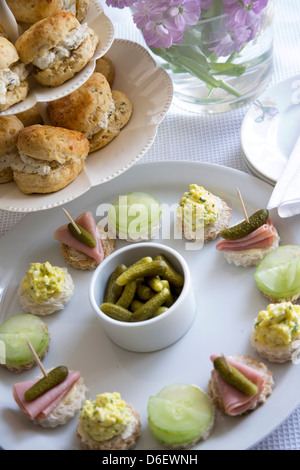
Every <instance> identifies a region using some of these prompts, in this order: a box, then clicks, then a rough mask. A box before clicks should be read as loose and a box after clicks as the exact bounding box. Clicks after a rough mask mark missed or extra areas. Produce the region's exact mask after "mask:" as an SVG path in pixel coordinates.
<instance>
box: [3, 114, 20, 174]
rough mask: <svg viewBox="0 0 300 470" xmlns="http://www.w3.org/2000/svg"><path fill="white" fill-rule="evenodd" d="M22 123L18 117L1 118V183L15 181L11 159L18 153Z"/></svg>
mask: <svg viewBox="0 0 300 470" xmlns="http://www.w3.org/2000/svg"><path fill="white" fill-rule="evenodd" d="M21 129H23V124H22V122H21V121H20V120H19V119H18V118H17V117H16V116H13V115H11V116H0V183H9V182H10V181H12V180H13V172H12V169H11V167H10V163H11V159H12V158H14V155H15V154H16V153H17V147H16V145H17V140H18V135H19V132H20V130H21Z"/></svg>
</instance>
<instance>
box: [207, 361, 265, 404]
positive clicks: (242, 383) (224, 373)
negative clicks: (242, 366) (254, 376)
mask: <svg viewBox="0 0 300 470" xmlns="http://www.w3.org/2000/svg"><path fill="white" fill-rule="evenodd" d="M214 368H215V369H216V370H217V371H218V372H219V374H220V376H221V377H222V378H223V379H224V380H225V382H227V383H228V384H230V385H232V386H233V387H235V388H237V389H238V390H240V391H241V392H243V393H245V394H246V395H250V396H252V395H256V394H257V393H258V388H257V386H256V385H255V384H254V383H253V382H251V381H250V380H248V379H247V377H245V376H244V375H243V374H241V372H239V371H238V370H237V369H236V368H235V367H233V366H232V365H231V364H229V367H228V364H227V363H226V360H225V359H224V357H217V358H216V359H215V360H214Z"/></svg>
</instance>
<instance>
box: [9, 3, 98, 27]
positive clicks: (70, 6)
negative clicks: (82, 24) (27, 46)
mask: <svg viewBox="0 0 300 470" xmlns="http://www.w3.org/2000/svg"><path fill="white" fill-rule="evenodd" d="M89 3H90V1H89V0H7V4H8V6H9V8H10V9H11V11H12V13H13V15H14V17H15V19H16V21H17V22H18V23H19V25H21V26H22V27H23V28H24V29H27V28H28V27H30V26H32V25H33V24H34V23H37V22H38V21H40V20H42V19H44V18H47V17H48V16H50V15H52V14H53V13H55V12H56V11H57V10H67V11H70V12H71V13H73V14H74V15H75V16H76V18H77V19H78V21H82V20H83V19H84V17H85V15H86V13H87V10H88V7H89Z"/></svg>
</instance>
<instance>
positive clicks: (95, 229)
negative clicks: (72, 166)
mask: <svg viewBox="0 0 300 470" xmlns="http://www.w3.org/2000/svg"><path fill="white" fill-rule="evenodd" d="M65 212H66V211H65ZM66 214H67V215H68V213H67V212H66ZM69 218H70V216H69ZM70 220H72V219H71V218H70ZM72 222H73V223H72ZM54 238H55V239H56V240H57V241H59V242H61V244H62V245H61V252H62V255H63V257H64V259H65V261H66V262H67V263H68V264H69V265H70V266H72V267H74V268H75V269H81V270H94V269H96V267H97V266H98V265H99V264H100V263H101V262H102V261H103V260H104V259H105V258H106V257H107V256H109V255H110V254H111V253H112V252H113V251H114V249H115V240H114V239H113V238H110V237H109V236H108V233H107V232H105V231H104V229H103V228H102V226H100V224H97V222H96V220H95V218H94V216H93V214H92V212H91V211H86V212H84V213H82V214H81V215H79V216H78V217H77V218H76V219H75V220H74V221H71V222H70V223H68V224H65V225H62V226H61V227H59V228H58V229H57V230H56V231H55V233H54Z"/></svg>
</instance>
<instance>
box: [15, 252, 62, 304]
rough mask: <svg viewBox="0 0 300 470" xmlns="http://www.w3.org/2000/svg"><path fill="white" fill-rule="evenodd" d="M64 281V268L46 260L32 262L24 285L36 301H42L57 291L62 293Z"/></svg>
mask: <svg viewBox="0 0 300 470" xmlns="http://www.w3.org/2000/svg"><path fill="white" fill-rule="evenodd" d="M64 283H65V272H64V270H63V269H62V268H58V267H54V266H52V265H51V264H50V263H49V262H48V261H46V262H45V263H31V264H30V268H29V270H28V271H27V273H26V275H25V277H24V278H23V280H22V287H23V289H24V290H25V291H26V292H28V294H30V295H31V297H32V298H33V299H34V300H35V301H36V302H41V301H43V300H47V299H48V298H49V297H51V296H52V295H53V294H55V293H61V292H62V291H63V287H64Z"/></svg>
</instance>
